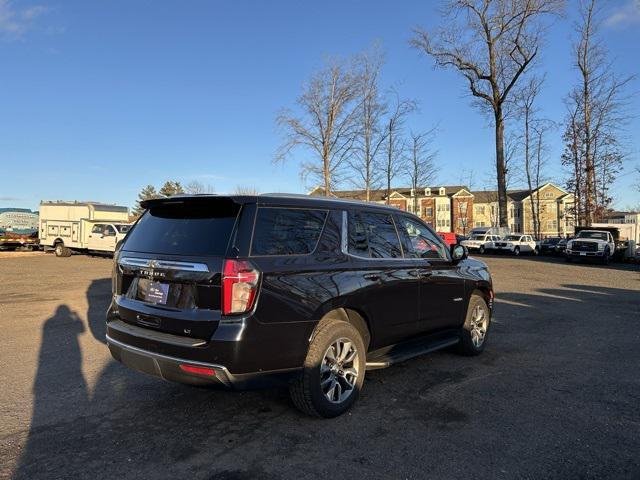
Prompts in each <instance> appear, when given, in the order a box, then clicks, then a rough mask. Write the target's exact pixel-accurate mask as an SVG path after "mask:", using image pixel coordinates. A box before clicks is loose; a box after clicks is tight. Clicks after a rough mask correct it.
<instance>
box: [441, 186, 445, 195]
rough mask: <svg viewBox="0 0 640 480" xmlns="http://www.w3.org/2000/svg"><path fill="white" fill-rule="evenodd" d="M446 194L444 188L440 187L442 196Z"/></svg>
mask: <svg viewBox="0 0 640 480" xmlns="http://www.w3.org/2000/svg"><path fill="white" fill-rule="evenodd" d="M444 194H445V189H444V187H440V195H444Z"/></svg>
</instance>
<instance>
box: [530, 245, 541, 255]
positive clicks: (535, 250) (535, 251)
mask: <svg viewBox="0 0 640 480" xmlns="http://www.w3.org/2000/svg"><path fill="white" fill-rule="evenodd" d="M531 253H533V254H534V255H540V248H538V247H535V248H534V249H533V252H531Z"/></svg>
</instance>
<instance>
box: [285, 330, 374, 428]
mask: <svg viewBox="0 0 640 480" xmlns="http://www.w3.org/2000/svg"><path fill="white" fill-rule="evenodd" d="M366 354H367V352H366V350H365V346H364V342H363V341H362V336H361V335H360V333H359V332H358V330H357V329H356V328H355V327H354V326H353V325H351V324H349V323H347V322H343V321H340V320H328V321H327V322H326V323H324V324H321V325H320V327H319V328H318V330H317V331H316V332H315V334H314V335H313V338H312V340H311V344H310V345H309V351H308V352H307V358H306V359H305V362H304V368H303V371H302V373H301V374H300V375H299V376H298V377H297V378H296V379H295V380H294V381H293V382H292V383H291V386H290V388H289V392H290V394H291V399H292V401H293V403H294V404H295V406H296V407H297V408H298V409H300V410H301V411H303V412H304V413H306V414H308V415H312V416H316V417H324V418H331V417H336V416H338V415H340V414H342V413H344V412H346V411H347V410H348V409H349V408H350V407H351V406H352V405H353V404H354V403H355V401H356V400H357V399H358V394H359V393H360V389H361V388H362V384H363V382H364V373H365V366H366Z"/></svg>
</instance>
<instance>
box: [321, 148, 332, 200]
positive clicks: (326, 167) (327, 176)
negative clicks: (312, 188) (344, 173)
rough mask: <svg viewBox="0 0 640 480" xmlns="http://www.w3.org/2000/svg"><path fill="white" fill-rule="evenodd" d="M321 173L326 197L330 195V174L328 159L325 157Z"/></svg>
mask: <svg viewBox="0 0 640 480" xmlns="http://www.w3.org/2000/svg"><path fill="white" fill-rule="evenodd" d="M322 174H323V177H324V196H325V197H328V196H330V195H331V174H330V173H329V159H328V158H327V157H325V158H324V161H323V171H322Z"/></svg>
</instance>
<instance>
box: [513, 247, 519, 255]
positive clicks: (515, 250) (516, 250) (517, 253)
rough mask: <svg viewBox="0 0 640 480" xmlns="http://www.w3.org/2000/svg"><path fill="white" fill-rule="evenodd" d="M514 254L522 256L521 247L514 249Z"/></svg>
mask: <svg viewBox="0 0 640 480" xmlns="http://www.w3.org/2000/svg"><path fill="white" fill-rule="evenodd" d="M513 254H514V255H515V256H518V255H520V247H516V248H514V249H513Z"/></svg>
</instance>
